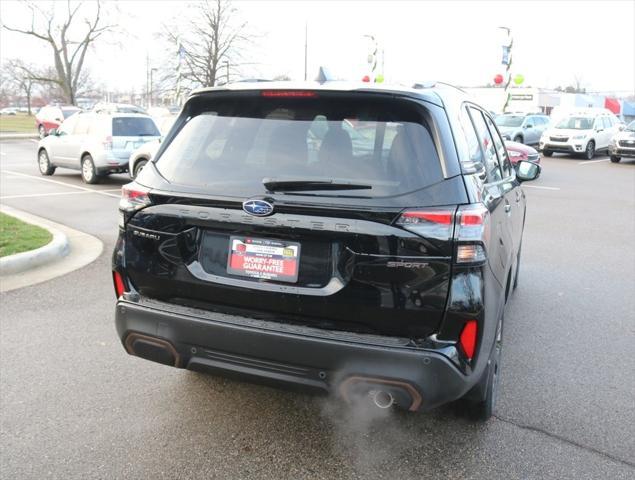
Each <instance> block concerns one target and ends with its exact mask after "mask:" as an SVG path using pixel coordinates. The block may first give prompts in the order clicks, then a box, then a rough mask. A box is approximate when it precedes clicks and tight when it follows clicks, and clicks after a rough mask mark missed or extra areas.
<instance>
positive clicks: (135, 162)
mask: <svg viewBox="0 0 635 480" xmlns="http://www.w3.org/2000/svg"><path fill="white" fill-rule="evenodd" d="M160 146H161V141H160V140H154V141H152V142H147V143H144V144H143V145H141V146H140V147H139V148H137V149H136V150H135V151H133V152H132V153H131V154H130V159H129V160H128V173H129V174H130V176H131V177H132V178H136V177H137V175H139V173H141V170H143V168H144V167H145V166H146V165H147V163H148V162H149V161H150V160H152V159H153V158H154V156H155V155H156V153H157V151H158V150H159V147H160Z"/></svg>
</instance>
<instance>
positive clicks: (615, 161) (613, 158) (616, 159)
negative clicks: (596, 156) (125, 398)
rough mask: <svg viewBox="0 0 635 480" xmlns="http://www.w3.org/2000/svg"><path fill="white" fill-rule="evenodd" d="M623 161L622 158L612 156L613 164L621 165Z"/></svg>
mask: <svg viewBox="0 0 635 480" xmlns="http://www.w3.org/2000/svg"><path fill="white" fill-rule="evenodd" d="M621 159H622V157H618V156H617V155H611V162H613V163H619V161H620V160H621Z"/></svg>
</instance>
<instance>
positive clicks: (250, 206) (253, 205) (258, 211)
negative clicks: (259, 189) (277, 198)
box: [243, 200, 273, 217]
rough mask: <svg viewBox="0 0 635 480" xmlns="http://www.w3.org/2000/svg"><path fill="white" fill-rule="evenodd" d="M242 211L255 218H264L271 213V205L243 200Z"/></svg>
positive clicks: (260, 201)
mask: <svg viewBox="0 0 635 480" xmlns="http://www.w3.org/2000/svg"><path fill="white" fill-rule="evenodd" d="M243 210H244V211H245V212H247V213H248V214H249V215H255V216H256V217H266V216H267V215H271V214H272V213H273V205H271V204H270V203H269V202H265V201H264V200H245V201H244V202H243Z"/></svg>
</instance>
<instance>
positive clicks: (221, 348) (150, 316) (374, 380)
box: [116, 297, 475, 410]
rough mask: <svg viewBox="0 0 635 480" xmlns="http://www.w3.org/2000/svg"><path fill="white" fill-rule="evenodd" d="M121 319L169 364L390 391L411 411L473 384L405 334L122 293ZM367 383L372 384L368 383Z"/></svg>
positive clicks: (135, 341)
mask: <svg viewBox="0 0 635 480" xmlns="http://www.w3.org/2000/svg"><path fill="white" fill-rule="evenodd" d="M116 326H117V332H118V333H119V337H120V338H121V341H122V343H123V345H124V347H125V348H126V350H127V351H128V353H130V354H132V355H137V356H140V357H143V358H146V359H148V360H153V361H157V362H159V363H164V364H167V365H172V366H176V367H180V368H187V369H191V370H202V371H210V372H214V373H219V374H222V375H226V376H234V377H239V378H243V379H247V380H251V381H258V382H260V383H274V384H286V385H288V386H295V387H301V388H302V389H309V390H313V391H317V392H323V393H335V394H338V395H341V396H343V397H344V398H345V399H347V398H349V397H350V396H352V395H353V394H358V393H359V392H363V391H365V392H368V389H369V388H376V389H377V388H383V387H382V386H385V388H386V389H387V390H392V391H394V393H395V397H396V398H401V399H402V402H398V403H400V405H401V406H402V407H404V408H407V409H409V410H418V409H428V408H432V407H435V406H437V405H440V404H443V403H446V402H449V401H452V400H455V399H458V398H460V397H462V396H463V395H464V394H465V393H466V392H467V391H468V390H469V389H470V388H471V387H472V386H473V384H474V383H475V379H474V378H473V377H474V375H466V374H464V373H462V372H461V371H460V370H459V369H458V368H457V366H456V365H455V364H454V363H453V362H452V361H451V360H450V357H449V356H448V355H452V352H454V351H455V350H454V348H453V347H446V348H445V349H439V350H434V349H423V348H418V347H411V346H407V342H406V341H405V339H395V338H392V337H379V336H375V335H356V334H351V333H344V332H333V331H321V330H318V329H314V328H308V327H299V326H295V325H286V324H278V323H277V322H269V321H261V320H255V319H250V318H245V317H239V316H234V315H226V314H221V313H214V312H209V311H202V310H198V309H191V308H187V307H178V306H174V305H171V304H164V303H162V302H155V301H139V302H137V301H130V300H126V299H125V298H124V297H122V298H120V299H119V301H118V302H117V307H116ZM369 385H370V387H369Z"/></svg>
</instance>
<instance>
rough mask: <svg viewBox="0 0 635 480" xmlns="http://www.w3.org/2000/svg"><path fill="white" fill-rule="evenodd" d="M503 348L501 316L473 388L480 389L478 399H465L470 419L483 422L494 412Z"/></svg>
mask: <svg viewBox="0 0 635 480" xmlns="http://www.w3.org/2000/svg"><path fill="white" fill-rule="evenodd" d="M502 349H503V317H502V316H501V318H500V320H499V321H498V325H497V326H496V339H495V342H494V348H492V353H491V354H490V358H489V360H488V362H487V367H486V369H485V372H483V377H482V378H481V380H479V383H478V384H477V386H476V387H475V389H478V390H480V392H481V398H480V399H471V398H470V399H466V408H467V414H468V416H469V417H470V418H471V419H472V420H478V421H481V422H484V421H486V420H489V418H490V417H491V416H492V415H493V414H494V409H495V408H496V397H497V396H498V380H499V376H500V365H501V352H502Z"/></svg>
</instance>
